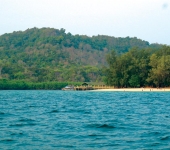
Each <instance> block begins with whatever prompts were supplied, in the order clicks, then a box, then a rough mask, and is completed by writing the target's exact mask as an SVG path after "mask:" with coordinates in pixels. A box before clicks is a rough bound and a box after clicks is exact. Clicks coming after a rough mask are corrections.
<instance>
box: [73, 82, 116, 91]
mask: <svg viewBox="0 0 170 150" xmlns="http://www.w3.org/2000/svg"><path fill="white" fill-rule="evenodd" d="M113 88H114V86H107V85H103V84H94V83H90V84H88V83H83V84H82V85H80V86H75V87H74V90H75V91H86V90H99V89H113Z"/></svg>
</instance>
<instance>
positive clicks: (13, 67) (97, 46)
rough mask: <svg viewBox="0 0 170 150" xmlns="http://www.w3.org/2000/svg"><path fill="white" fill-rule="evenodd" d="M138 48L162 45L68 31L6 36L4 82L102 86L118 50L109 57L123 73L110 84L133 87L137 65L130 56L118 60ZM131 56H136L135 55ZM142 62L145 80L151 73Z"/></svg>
mask: <svg viewBox="0 0 170 150" xmlns="http://www.w3.org/2000/svg"><path fill="white" fill-rule="evenodd" d="M134 46H135V47H138V49H137V51H138V50H139V49H142V48H149V47H152V49H157V48H160V46H161V45H159V44H149V43H148V42H147V41H142V40H140V39H137V38H130V37H126V38H115V37H110V36H103V35H98V36H92V37H88V36H85V35H72V34H71V33H66V32H65V29H60V30H58V29H53V28H42V29H38V28H32V29H27V30H26V31H23V32H22V31H19V32H13V33H10V34H4V35H2V36H0V78H6V79H9V80H23V81H25V82H30V83H31V82H66V81H73V82H89V81H90V82H100V81H102V80H103V78H104V77H103V72H102V69H101V68H102V66H104V65H106V60H105V55H106V54H107V53H108V52H110V50H111V49H115V52H114V53H113V54H112V56H110V55H108V58H107V61H108V63H109V64H110V66H111V65H112V62H113V61H115V63H114V64H113V66H112V67H113V68H115V66H119V68H120V69H117V70H116V69H115V70H114V72H117V73H113V72H112V71H111V72H110V73H109V74H112V76H115V78H113V79H109V81H108V83H110V82H111V83H112V84H118V85H119V86H123V85H124V83H126V84H129V83H128V79H129V78H130V77H129V74H128V73H129V72H135V69H134V67H133V68H128V69H129V70H127V64H128V63H130V64H132V63H134V62H132V61H131V60H129V59H128V58H130V57H128V56H127V58H126V56H124V57H125V58H123V57H122V58H121V60H122V61H120V60H114V59H115V58H117V56H116V54H118V55H120V54H123V53H125V52H127V51H128V50H129V49H130V48H132V47H134ZM134 53H136V52H134ZM128 55H133V54H132V52H131V53H129V54H128ZM139 55H140V54H139ZM109 57H110V58H109ZM136 59H138V58H136ZM109 61H110V62H109ZM123 61H124V62H123ZM140 61H141V62H140V63H141V66H139V68H138V69H143V70H144V71H143V74H141V75H140V80H141V78H143V76H145V74H146V73H147V72H145V68H146V67H147V66H145V64H146V62H145V59H143V60H140ZM119 62H120V63H119ZM126 62H127V64H126V66H123V64H122V63H126ZM117 63H118V64H117ZM136 63H138V62H136ZM142 63H143V65H142ZM127 72H128V73H127ZM116 76H119V78H120V79H121V81H120V79H119V78H116ZM122 76H123V77H124V78H122ZM41 86H43V85H41ZM43 88H44V87H43Z"/></svg>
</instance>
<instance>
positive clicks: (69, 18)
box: [0, 0, 170, 45]
mask: <svg viewBox="0 0 170 150" xmlns="http://www.w3.org/2000/svg"><path fill="white" fill-rule="evenodd" d="M0 20H1V22H0V35H2V34H4V33H10V32H13V31H19V30H21V31H23V30H26V29H28V28H33V27H38V28H41V27H51V28H56V29H60V28H64V29H66V32H71V33H72V34H85V35H88V36H92V35H98V34H100V35H110V36H115V37H127V36H130V37H137V38H140V39H142V40H146V41H149V42H150V43H161V44H168V45H170V0H0Z"/></svg>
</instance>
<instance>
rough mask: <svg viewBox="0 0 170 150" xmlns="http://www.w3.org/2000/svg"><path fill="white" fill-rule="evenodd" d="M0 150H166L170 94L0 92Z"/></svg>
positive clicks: (169, 142)
mask: <svg viewBox="0 0 170 150" xmlns="http://www.w3.org/2000/svg"><path fill="white" fill-rule="evenodd" d="M0 149H14V150H15V149H24V150H25V149H170V93H168V92H164V93H163V92H153V93H151V92H146V93H144V92H87V91H86V92H80V91H79V92H66V91H0Z"/></svg>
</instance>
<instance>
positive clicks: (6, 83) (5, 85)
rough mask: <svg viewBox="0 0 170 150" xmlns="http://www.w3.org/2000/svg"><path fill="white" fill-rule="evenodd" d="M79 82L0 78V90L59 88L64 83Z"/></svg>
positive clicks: (63, 85) (76, 83) (74, 83)
mask: <svg viewBox="0 0 170 150" xmlns="http://www.w3.org/2000/svg"><path fill="white" fill-rule="evenodd" d="M81 84H82V83H81V82H36V83H34V82H28V81H22V80H20V81H18V80H12V81H11V80H7V79H1V80H0V90H41V89H43V90H61V89H62V88H63V87H65V86H66V85H75V86H76V85H81Z"/></svg>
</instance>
